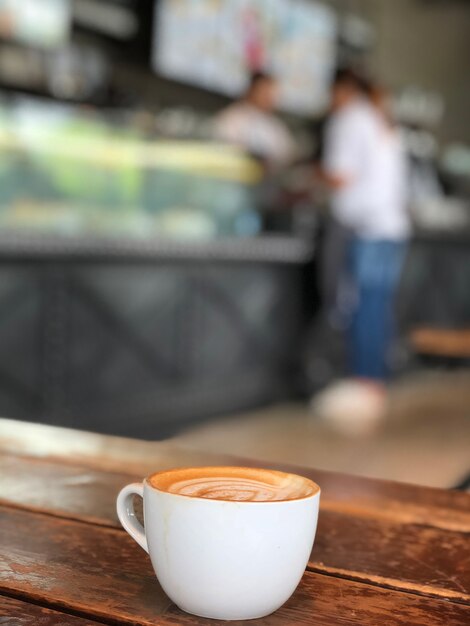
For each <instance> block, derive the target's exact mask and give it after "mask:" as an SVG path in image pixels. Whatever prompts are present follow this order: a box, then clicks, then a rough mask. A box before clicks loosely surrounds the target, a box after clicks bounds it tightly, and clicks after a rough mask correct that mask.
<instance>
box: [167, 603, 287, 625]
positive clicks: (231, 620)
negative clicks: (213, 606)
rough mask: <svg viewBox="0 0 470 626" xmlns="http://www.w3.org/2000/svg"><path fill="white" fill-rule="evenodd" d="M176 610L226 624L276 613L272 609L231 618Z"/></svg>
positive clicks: (222, 615) (181, 608)
mask: <svg viewBox="0 0 470 626" xmlns="http://www.w3.org/2000/svg"><path fill="white" fill-rule="evenodd" d="M178 608H179V609H180V610H181V611H184V612H185V613H188V615H195V616H196V617H204V618H205V619H220V620H224V621H226V622H237V621H240V620H243V621H245V620H247V621H248V620H252V619H260V618H262V617H267V616H268V615H272V614H273V613H275V611H277V609H274V611H268V612H267V613H266V612H264V611H263V612H262V613H257V614H256V615H250V616H246V615H237V616H236V617H235V616H231V617H227V616H226V615H225V614H224V613H221V614H220V615H208V614H207V613H199V612H198V613H195V612H194V611H188V610H187V609H184V608H183V607H182V606H178Z"/></svg>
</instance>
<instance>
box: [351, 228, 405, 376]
mask: <svg viewBox="0 0 470 626" xmlns="http://www.w3.org/2000/svg"><path fill="white" fill-rule="evenodd" d="M405 249H406V244H405V243H403V242H396V241H385V240H366V239H360V238H353V239H352V241H351V243H350V250H349V255H348V257H349V258H348V260H349V263H348V265H349V268H348V269H349V273H350V276H351V281H352V284H353V286H354V288H355V291H356V298H357V300H356V305H355V307H354V309H353V314H352V323H351V326H350V341H349V347H350V357H351V369H352V373H353V375H355V376H359V377H364V378H372V379H377V380H383V379H385V378H386V377H387V375H388V373H389V366H388V357H389V353H390V347H391V344H392V340H393V337H394V334H395V315H394V304H395V293H396V288H397V285H398V281H399V279H400V274H401V269H402V265H403V260H404V256H405Z"/></svg>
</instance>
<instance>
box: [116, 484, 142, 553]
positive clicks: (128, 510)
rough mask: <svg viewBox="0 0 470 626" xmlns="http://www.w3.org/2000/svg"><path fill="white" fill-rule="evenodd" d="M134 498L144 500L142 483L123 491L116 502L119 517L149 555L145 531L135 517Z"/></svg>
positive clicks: (127, 487) (124, 526)
mask: <svg viewBox="0 0 470 626" xmlns="http://www.w3.org/2000/svg"><path fill="white" fill-rule="evenodd" d="M134 496H140V497H141V498H142V499H143V497H144V486H143V484H142V483H132V484H131V485H127V486H126V487H124V488H123V489H121V491H120V492H119V495H118V497H117V501H116V511H117V516H118V518H119V521H120V522H121V524H122V526H123V528H124V530H125V531H127V532H128V533H129V535H130V536H131V537H132V539H134V541H137V543H138V544H139V546H140V547H141V548H143V549H144V550H145V552H147V553H148V551H149V549H148V545H147V538H146V537H145V529H144V527H143V526H142V524H141V523H140V522H139V520H138V519H137V517H136V515H135V510H134V500H133V497H134Z"/></svg>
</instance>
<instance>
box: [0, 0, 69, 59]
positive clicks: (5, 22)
mask: <svg viewBox="0 0 470 626" xmlns="http://www.w3.org/2000/svg"><path fill="white" fill-rule="evenodd" d="M70 22H71V5H70V2H69V0H0V37H1V38H3V39H6V40H12V41H17V42H18V43H22V44H25V45H30V46H35V47H39V48H54V47H57V46H60V45H62V44H63V43H64V42H65V41H67V39H68V38H69V34H70Z"/></svg>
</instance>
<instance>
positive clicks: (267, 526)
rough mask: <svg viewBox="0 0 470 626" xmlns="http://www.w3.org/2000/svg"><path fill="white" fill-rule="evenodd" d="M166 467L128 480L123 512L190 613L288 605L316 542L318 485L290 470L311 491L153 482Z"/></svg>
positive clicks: (262, 610)
mask: <svg viewBox="0 0 470 626" xmlns="http://www.w3.org/2000/svg"><path fill="white" fill-rule="evenodd" d="M205 469H210V470H214V469H215V468H205ZM218 469H220V468H218ZM225 469H227V468H225ZM237 469H242V468H237ZM245 469H246V468H245ZM177 471H179V470H169V472H177ZM164 473H166V472H158V473H157V474H153V475H152V476H150V477H149V478H146V479H145V480H144V482H143V484H142V483H134V484H131V485H128V486H126V487H124V488H123V489H122V490H121V492H120V493H119V495H118V498H117V514H118V517H119V520H120V522H121V524H122V525H123V527H124V528H125V530H126V531H127V532H128V533H129V534H130V535H131V537H132V538H133V539H135V541H136V542H137V543H138V544H139V545H140V546H141V547H142V548H143V549H144V550H145V551H146V552H148V553H149V555H150V559H151V561H152V565H153V568H154V570H155V573H156V576H157V578H158V580H159V582H160V584H161V586H162V588H163V590H164V591H165V592H166V594H167V595H168V596H169V598H170V599H171V600H172V601H173V602H174V603H175V604H176V605H177V606H178V607H179V608H180V609H182V610H183V611H187V612H188V613H193V614H195V615H199V616H201V617H210V618H218V619H226V620H245V619H254V618H257V617H263V616H265V615H268V614H270V613H272V612H273V611H275V610H276V609H278V608H279V607H280V606H282V605H283V604H284V603H285V602H286V601H287V600H288V598H289V597H290V596H291V595H292V593H293V592H294V590H295V589H296V587H297V585H298V584H299V582H300V579H301V578H302V575H303V573H304V571H305V567H306V565H307V562H308V559H309V556H310V553H311V550H312V546H313V541H314V538H315V531H316V526H317V519H318V508H319V502H320V488H319V487H318V485H316V484H315V483H313V482H312V481H310V480H308V479H307V478H303V477H299V476H296V475H290V474H284V476H286V477H287V478H289V479H292V478H295V480H297V481H298V480H301V481H305V483H304V484H305V491H304V493H306V495H304V496H303V497H299V498H295V499H286V500H266V501H233V500H221V499H208V498H207V497H193V496H188V495H182V494H177V493H171V492H168V491H164V490H162V489H158V488H156V487H154V486H153V485H152V484H151V483H150V479H152V480H154V478H155V477H158V476H160V475H162V476H163V474H164ZM135 494H137V495H139V496H140V497H142V498H143V500H144V524H145V528H144V527H143V526H142V525H141V524H140V522H139V521H138V520H137V518H136V516H135V512H134V505H133V496H134V495H135Z"/></svg>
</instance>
